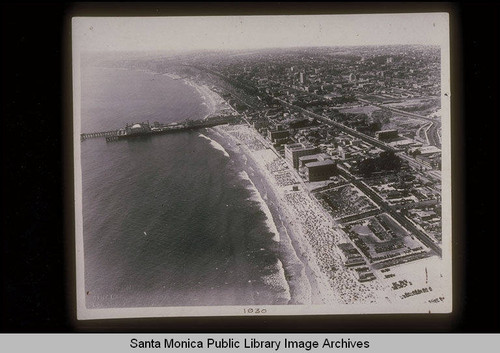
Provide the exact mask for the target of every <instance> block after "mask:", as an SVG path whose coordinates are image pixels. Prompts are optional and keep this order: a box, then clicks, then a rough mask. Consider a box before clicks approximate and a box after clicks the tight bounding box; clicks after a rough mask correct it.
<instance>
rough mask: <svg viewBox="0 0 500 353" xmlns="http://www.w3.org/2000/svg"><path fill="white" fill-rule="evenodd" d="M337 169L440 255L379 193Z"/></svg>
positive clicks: (434, 246)
mask: <svg viewBox="0 0 500 353" xmlns="http://www.w3.org/2000/svg"><path fill="white" fill-rule="evenodd" d="M338 171H339V174H341V175H342V176H343V177H345V178H346V179H347V180H349V181H350V182H351V183H353V184H354V185H355V186H356V187H357V188H358V189H360V190H361V191H362V192H364V193H365V194H366V195H367V196H368V197H369V198H370V200H372V201H373V202H375V203H376V204H377V205H378V206H379V207H380V208H381V209H382V210H383V211H384V212H387V213H388V214H390V215H391V216H392V218H394V219H395V220H396V221H397V222H399V224H401V225H402V226H403V227H404V228H406V229H407V230H409V231H410V232H411V233H412V235H414V236H415V237H417V238H418V239H419V240H420V242H422V244H424V245H425V246H427V247H428V248H429V249H431V250H432V251H434V252H435V253H436V254H437V255H439V257H441V248H440V247H439V245H437V244H436V243H435V242H434V241H433V240H432V239H431V238H430V237H429V236H428V235H427V234H425V233H424V232H422V231H421V230H420V229H418V228H417V227H415V225H414V224H413V223H411V222H410V221H409V220H408V219H406V217H404V216H403V215H401V214H400V213H398V212H396V211H395V210H394V209H393V208H392V207H391V206H389V204H387V202H385V201H384V199H382V197H380V196H379V194H377V193H376V192H375V191H373V189H372V188H370V187H369V186H368V185H366V184H365V183H364V182H363V181H361V180H359V179H356V177H355V176H354V175H352V174H351V173H349V172H348V171H346V170H344V169H342V168H338Z"/></svg>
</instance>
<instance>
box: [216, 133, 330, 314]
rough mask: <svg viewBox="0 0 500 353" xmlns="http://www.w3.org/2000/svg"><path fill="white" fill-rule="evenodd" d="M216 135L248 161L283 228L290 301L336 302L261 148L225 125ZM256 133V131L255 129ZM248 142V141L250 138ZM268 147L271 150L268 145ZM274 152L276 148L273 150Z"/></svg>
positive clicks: (282, 252)
mask: <svg viewBox="0 0 500 353" xmlns="http://www.w3.org/2000/svg"><path fill="white" fill-rule="evenodd" d="M210 130H211V131H213V132H214V134H215V135H216V136H215V138H216V139H217V140H218V141H219V142H220V143H222V144H223V145H224V146H227V147H228V149H229V150H231V151H232V152H233V153H234V154H236V155H237V156H241V157H242V158H243V159H244V161H245V166H244V169H245V172H246V173H247V174H248V175H249V177H250V178H251V180H252V184H254V186H255V187H256V189H257V190H258V192H259V193H260V194H261V195H262V198H263V199H264V200H265V203H266V205H267V207H268V208H269V210H270V212H271V215H272V218H273V221H274V223H275V224H276V228H277V230H278V232H279V257H280V258H281V262H282V264H283V268H284V271H285V276H286V280H287V282H288V285H289V287H290V295H291V299H290V301H289V304H305V305H316V304H335V303H337V300H336V298H335V295H334V293H333V291H332V289H331V287H330V285H329V284H328V280H327V278H326V277H325V276H324V275H323V274H322V272H321V270H320V269H319V267H318V266H317V264H316V261H315V254H314V251H313V250H312V249H311V247H310V245H309V244H308V242H307V240H306V239H304V237H303V236H302V235H301V232H300V229H299V228H298V227H297V226H296V225H294V222H293V220H294V219H295V217H294V215H293V214H292V211H291V210H290V209H288V208H287V205H286V203H285V200H284V199H283V195H281V193H280V190H279V186H278V185H276V183H275V182H274V181H273V177H272V175H270V173H269V172H268V170H267V169H266V168H265V166H264V165H263V164H262V163H263V160H261V159H260V158H259V157H258V155H256V153H257V154H258V152H259V151H255V150H252V149H251V147H249V146H248V145H247V144H246V143H245V142H244V141H243V140H244V139H238V138H237V137H235V136H234V135H233V134H231V133H229V132H228V131H225V129H224V127H223V126H218V127H215V128H211V129H210ZM255 133H256V132H255ZM247 142H248V141H247ZM265 151H267V152H269V151H270V150H268V149H267V148H266V149H265ZM272 153H274V152H272Z"/></svg>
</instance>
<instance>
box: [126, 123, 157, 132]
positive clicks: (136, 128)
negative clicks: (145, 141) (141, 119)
mask: <svg viewBox="0 0 500 353" xmlns="http://www.w3.org/2000/svg"><path fill="white" fill-rule="evenodd" d="M125 132H126V134H127V135H141V134H146V133H148V132H151V127H150V126H149V124H148V123H135V124H133V125H128V124H127V125H126V126H125Z"/></svg>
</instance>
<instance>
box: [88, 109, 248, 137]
mask: <svg viewBox="0 0 500 353" xmlns="http://www.w3.org/2000/svg"><path fill="white" fill-rule="evenodd" d="M237 119H238V117H237V116H234V115H233V116H217V117H212V118H207V119H202V120H186V121H184V122H181V123H177V124H172V125H163V126H161V127H159V128H158V127H151V130H148V131H144V132H140V133H134V134H127V133H125V131H124V130H123V129H122V130H113V131H102V132H91V133H83V134H81V135H80V140H81V141H85V140H88V139H94V138H101V137H105V138H106V142H114V141H119V140H124V139H130V138H136V137H145V136H153V135H163V134H167V133H173V132H181V131H188V130H197V129H202V128H206V127H212V126H217V125H224V124H228V123H231V122H235V121H236V120H237Z"/></svg>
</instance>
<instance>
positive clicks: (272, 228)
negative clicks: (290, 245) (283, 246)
mask: <svg viewBox="0 0 500 353" xmlns="http://www.w3.org/2000/svg"><path fill="white" fill-rule="evenodd" d="M238 175H239V176H240V177H241V178H242V179H243V180H248V181H249V182H250V184H251V185H250V187H249V188H248V190H250V191H251V192H252V196H251V197H250V199H251V200H252V201H256V202H257V203H258V204H259V206H260V208H261V210H262V211H263V212H264V214H265V215H266V225H267V227H268V229H269V231H270V232H271V233H273V240H274V241H277V242H279V241H280V233H279V232H278V228H277V227H276V224H275V223H274V220H273V215H272V214H271V210H270V209H269V207H268V206H267V203H266V202H265V201H264V199H263V198H262V196H261V195H260V193H259V190H258V189H257V187H256V186H255V184H254V183H253V181H252V180H251V179H250V177H249V176H248V174H247V172H245V171H243V172H239V173H238Z"/></svg>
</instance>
